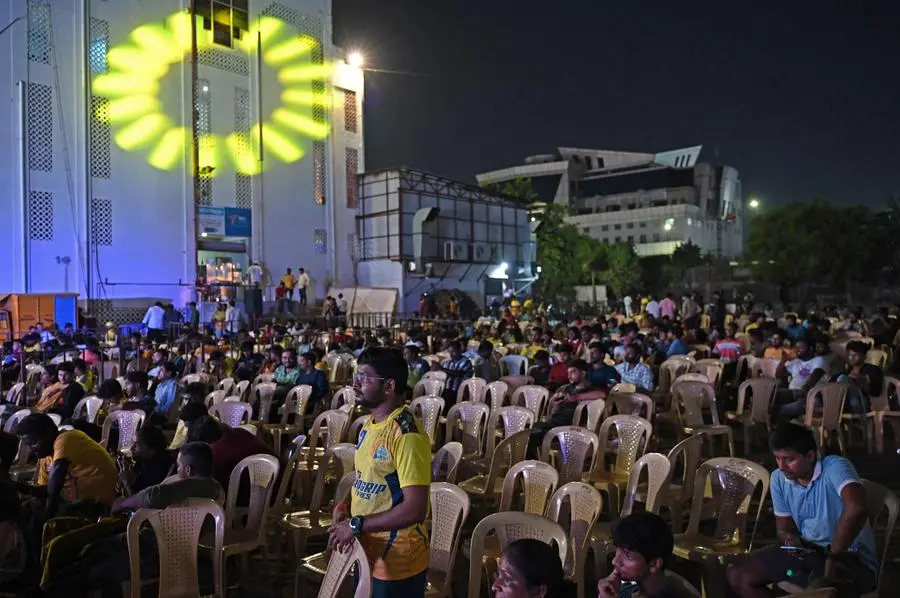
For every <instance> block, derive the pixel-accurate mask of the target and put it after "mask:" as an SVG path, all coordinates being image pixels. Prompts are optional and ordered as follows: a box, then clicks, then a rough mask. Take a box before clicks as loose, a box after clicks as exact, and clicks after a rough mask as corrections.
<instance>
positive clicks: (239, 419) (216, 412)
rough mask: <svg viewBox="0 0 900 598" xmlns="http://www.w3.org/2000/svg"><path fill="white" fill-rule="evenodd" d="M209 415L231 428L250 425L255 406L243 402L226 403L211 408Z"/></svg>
mask: <svg viewBox="0 0 900 598" xmlns="http://www.w3.org/2000/svg"><path fill="white" fill-rule="evenodd" d="M209 414H210V415H212V416H213V417H215V418H216V419H218V420H219V421H220V422H222V423H223V424H225V425H226V426H228V427H230V428H236V427H238V426H239V425H241V424H244V423H248V422H249V421H250V418H251V416H252V415H253V405H251V404H250V403H244V402H243V401H226V402H224V403H219V404H218V405H213V406H212V407H210V408H209Z"/></svg>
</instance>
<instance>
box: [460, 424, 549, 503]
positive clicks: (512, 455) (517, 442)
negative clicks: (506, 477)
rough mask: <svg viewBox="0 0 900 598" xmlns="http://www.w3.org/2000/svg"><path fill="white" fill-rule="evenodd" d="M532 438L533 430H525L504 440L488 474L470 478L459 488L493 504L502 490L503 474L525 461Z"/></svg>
mask: <svg viewBox="0 0 900 598" xmlns="http://www.w3.org/2000/svg"><path fill="white" fill-rule="evenodd" d="M530 438H531V430H524V431H522V432H519V433H517V434H513V435H512V436H510V437H509V438H505V439H504V440H502V441H501V442H500V444H498V445H497V448H496V450H495V451H494V455H493V457H492V458H491V464H490V467H489V469H488V472H487V474H485V475H476V476H474V477H472V478H469V479H468V480H465V481H464V482H461V483H460V484H459V487H460V488H462V489H463V490H465V491H466V492H467V493H468V494H469V496H471V497H473V498H475V499H478V500H480V501H483V502H488V503H490V502H493V501H494V500H495V499H496V497H497V495H498V494H499V493H500V491H501V490H502V484H503V481H502V478H501V477H500V476H501V474H502V472H503V471H506V470H508V469H509V468H510V467H512V466H513V465H515V464H516V463H519V462H520V461H523V460H524V459H525V451H526V450H527V449H528V440H529V439H530Z"/></svg>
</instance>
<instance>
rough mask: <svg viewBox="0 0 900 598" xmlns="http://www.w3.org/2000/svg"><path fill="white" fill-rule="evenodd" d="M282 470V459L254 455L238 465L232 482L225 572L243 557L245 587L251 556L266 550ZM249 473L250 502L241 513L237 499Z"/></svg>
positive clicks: (227, 510)
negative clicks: (233, 559) (235, 559)
mask: <svg viewBox="0 0 900 598" xmlns="http://www.w3.org/2000/svg"><path fill="white" fill-rule="evenodd" d="M279 468H280V465H279V463H278V459H276V458H275V457H273V456H271V455H251V456H249V457H245V458H244V459H242V460H241V461H240V462H239V463H238V464H237V465H235V467H234V469H233V470H232V471H231V476H230V477H229V478H228V495H227V497H226V498H225V537H224V539H223V542H222V564H223V569H224V567H225V566H226V565H227V562H228V557H232V556H236V555H241V585H242V586H244V584H246V583H247V579H248V577H249V575H248V573H249V568H250V567H249V565H250V562H249V558H248V555H249V553H250V552H252V551H254V550H256V549H257V548H259V547H263V548H264V549H265V545H266V525H265V523H266V521H268V511H269V505H270V504H271V501H272V489H273V488H274V487H275V480H276V479H277V478H278V470H279ZM245 472H246V474H247V477H248V478H249V481H250V502H249V504H248V506H247V509H246V510H244V509H241V512H240V513H239V512H238V505H237V499H238V494H239V492H240V489H241V481H242V479H243V478H244V474H245ZM244 511H245V512H244ZM264 552H265V550H264ZM223 574H224V573H223Z"/></svg>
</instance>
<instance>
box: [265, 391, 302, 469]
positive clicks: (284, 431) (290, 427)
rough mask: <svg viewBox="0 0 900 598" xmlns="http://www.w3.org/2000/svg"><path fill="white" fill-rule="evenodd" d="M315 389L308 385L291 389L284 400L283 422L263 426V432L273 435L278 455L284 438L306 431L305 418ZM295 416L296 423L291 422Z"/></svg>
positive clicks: (273, 443)
mask: <svg viewBox="0 0 900 598" xmlns="http://www.w3.org/2000/svg"><path fill="white" fill-rule="evenodd" d="M312 391H313V388H312V386H310V385H308V384H298V385H297V386H295V387H293V388H291V389H290V390H289V391H288V393H287V396H286V397H285V399H284V405H283V406H282V410H281V422H279V423H277V424H263V430H264V431H265V432H267V433H269V434H271V435H272V447H273V448H274V449H275V452H276V453H279V454H280V453H281V439H282V437H284V436H286V435H287V436H290V435H292V434H300V433H301V432H305V431H306V426H305V425H304V418H305V417H306V410H307V407H308V405H309V398H310V397H311V396H312ZM291 415H293V416H294V418H295V419H294V423H289V422H290V416H291Z"/></svg>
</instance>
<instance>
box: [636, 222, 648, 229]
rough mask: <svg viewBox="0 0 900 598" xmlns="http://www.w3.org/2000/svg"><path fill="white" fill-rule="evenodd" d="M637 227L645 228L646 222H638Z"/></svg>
mask: <svg viewBox="0 0 900 598" xmlns="http://www.w3.org/2000/svg"><path fill="white" fill-rule="evenodd" d="M638 226H639V227H640V228H647V223H646V222H638Z"/></svg>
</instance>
